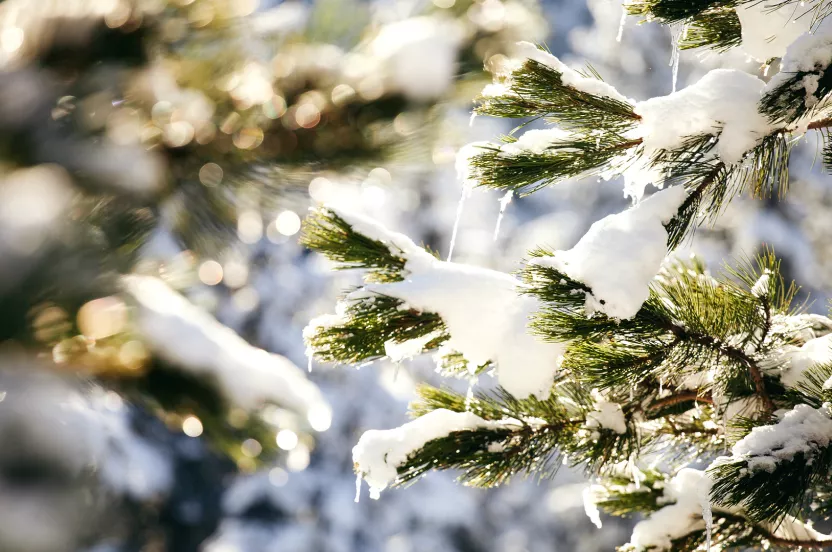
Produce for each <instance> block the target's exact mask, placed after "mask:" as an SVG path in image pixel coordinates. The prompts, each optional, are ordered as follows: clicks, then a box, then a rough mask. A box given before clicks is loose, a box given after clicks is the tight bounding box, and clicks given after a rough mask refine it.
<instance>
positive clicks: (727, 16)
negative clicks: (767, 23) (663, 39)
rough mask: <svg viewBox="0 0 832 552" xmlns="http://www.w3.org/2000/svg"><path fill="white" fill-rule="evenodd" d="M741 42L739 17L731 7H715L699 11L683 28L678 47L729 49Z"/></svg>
mask: <svg viewBox="0 0 832 552" xmlns="http://www.w3.org/2000/svg"><path fill="white" fill-rule="evenodd" d="M741 43H742V27H741V26H740V18H739V17H738V16H737V12H736V11H735V10H733V9H717V10H713V11H709V12H704V13H700V14H699V15H698V16H697V17H696V18H695V19H693V20H692V21H691V22H690V23H689V26H688V27H687V28H686V29H685V31H684V34H683V35H682V37H681V40H679V48H680V49H682V50H690V49H693V48H711V49H713V50H716V51H723V50H729V49H731V48H734V47H735V46H739V45H740V44H741Z"/></svg>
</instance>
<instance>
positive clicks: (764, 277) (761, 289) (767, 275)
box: [751, 269, 771, 297]
mask: <svg viewBox="0 0 832 552" xmlns="http://www.w3.org/2000/svg"><path fill="white" fill-rule="evenodd" d="M770 285H771V271H770V270H769V269H765V271H763V273H762V274H761V275H760V277H759V278H758V279H757V281H756V282H754V285H753V286H751V294H752V295H755V296H757V297H767V296H768V293H769V286H770Z"/></svg>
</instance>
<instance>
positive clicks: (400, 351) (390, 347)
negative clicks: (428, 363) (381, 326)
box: [384, 332, 439, 362]
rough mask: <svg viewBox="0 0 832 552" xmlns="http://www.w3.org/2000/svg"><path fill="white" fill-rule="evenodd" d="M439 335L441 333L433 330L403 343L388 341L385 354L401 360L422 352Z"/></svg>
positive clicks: (394, 360)
mask: <svg viewBox="0 0 832 552" xmlns="http://www.w3.org/2000/svg"><path fill="white" fill-rule="evenodd" d="M437 337H439V333H438V332H433V333H429V334H426V335H423V336H422V337H417V338H416V339H410V340H408V341H404V342H402V343H396V342H395V341H387V342H386V343H385V344H384V354H385V355H387V357H388V358H389V359H390V360H392V361H393V362H401V361H402V360H407V359H410V358H413V357H415V356H418V355H420V354H422V349H424V348H425V345H426V344H427V343H428V342H430V341H431V340H433V339H436V338H437Z"/></svg>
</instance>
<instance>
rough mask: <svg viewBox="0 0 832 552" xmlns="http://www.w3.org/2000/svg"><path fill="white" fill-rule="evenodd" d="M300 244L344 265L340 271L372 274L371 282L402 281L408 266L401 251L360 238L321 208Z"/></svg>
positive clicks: (310, 220)
mask: <svg viewBox="0 0 832 552" xmlns="http://www.w3.org/2000/svg"><path fill="white" fill-rule="evenodd" d="M300 243H301V245H305V246H306V247H308V248H310V249H314V250H315V251H318V252H321V253H323V254H325V255H326V256H327V258H329V259H331V260H333V261H335V262H337V263H340V265H339V266H337V267H336V268H337V269H338V270H347V269H352V268H363V269H367V270H369V273H368V275H367V280H368V281H371V282H396V281H398V280H401V278H402V276H401V273H402V271H403V270H404V265H405V263H406V259H405V258H404V257H403V256H402V252H401V251H399V252H396V251H391V250H390V247H391V246H388V245H386V244H383V243H381V242H379V241H377V240H374V239H372V238H368V237H367V236H364V235H363V234H359V233H358V232H356V231H355V230H353V228H352V227H351V226H350V225H349V224H347V222H346V221H344V219H342V218H341V217H339V216H338V215H337V214H336V213H334V212H332V211H330V210H328V209H326V208H320V209H318V210H317V211H315V212H314V213H313V214H311V215H309V216H308V217H307V218H306V220H305V221H304V223H303V228H302V231H301V237H300Z"/></svg>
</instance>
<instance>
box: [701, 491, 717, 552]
mask: <svg viewBox="0 0 832 552" xmlns="http://www.w3.org/2000/svg"><path fill="white" fill-rule="evenodd" d="M702 519H704V520H705V550H707V551H708V552H710V550H711V531H712V530H713V527H714V514H713V512H712V511H711V500H710V497H708V498H706V499H705V500H703V501H702Z"/></svg>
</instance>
